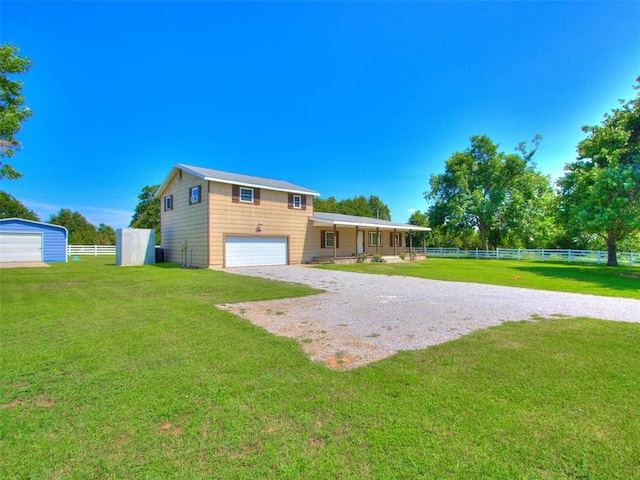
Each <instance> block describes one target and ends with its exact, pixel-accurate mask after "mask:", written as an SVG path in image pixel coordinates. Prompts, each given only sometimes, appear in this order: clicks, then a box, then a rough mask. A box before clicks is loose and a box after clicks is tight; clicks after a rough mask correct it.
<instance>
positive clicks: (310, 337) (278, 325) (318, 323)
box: [219, 266, 640, 370]
mask: <svg viewBox="0 0 640 480" xmlns="http://www.w3.org/2000/svg"><path fill="white" fill-rule="evenodd" d="M227 271H228V272H230V273H234V274H239V275H250V276H255V277H264V278H269V279H272V280H281V281H285V282H294V283H302V284H305V285H310V286H312V287H316V288H321V289H323V290H325V291H326V292H325V293H323V294H320V295H311V296H308V297H302V298H290V299H284V300H269V301H260V302H244V303H235V304H226V305H220V306H219V307H220V308H223V309H225V310H227V311H230V312H232V313H234V314H236V315H239V316H241V317H243V318H246V319H248V320H250V321H251V322H253V323H254V324H256V325H259V326H261V327H264V328H265V329H267V330H268V331H269V332H271V333H274V334H275V335H281V336H286V337H291V338H295V339H296V340H298V342H300V344H301V345H302V347H303V349H304V351H305V352H306V353H307V354H308V355H309V356H310V357H311V359H312V360H314V361H321V362H324V363H325V364H326V365H327V366H329V367H330V368H335V369H340V370H345V369H351V368H356V367H359V366H362V365H365V364H367V363H370V362H374V361H377V360H380V359H382V358H385V357H388V356H391V355H393V354H395V353H396V352H398V351H399V350H418V349H422V348H425V347H428V346H430V345H436V344H439V343H444V342H447V341H449V340H453V339H455V338H458V337H460V336H462V335H465V334H467V333H470V332H473V331H475V330H479V329H482V328H487V327H490V326H494V325H500V324H501V323H503V322H507V321H512V320H528V319H531V318H535V317H536V316H538V317H545V318H549V317H562V316H570V317H591V318H600V319H603V320H619V321H625V322H638V323H640V300H630V299H622V298H611V297H598V296H593V295H581V294H574V293H560V292H547V291H541V290H529V289H525V288H515V287H500V286H494V285H480V284H475V283H459V282H443V281H438V280H424V279H420V278H413V277H400V276H387V275H371V274H361V273H350V272H340V271H333V270H322V269H317V268H312V267H306V266H278V267H242V268H233V269H228V270H227Z"/></svg>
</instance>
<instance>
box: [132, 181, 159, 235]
mask: <svg viewBox="0 0 640 480" xmlns="http://www.w3.org/2000/svg"><path fill="white" fill-rule="evenodd" d="M159 187H160V185H147V186H145V187H143V189H142V192H141V193H140V195H138V200H140V201H139V202H138V205H136V209H135V211H134V213H133V217H131V223H129V227H131V228H152V229H154V230H155V232H156V244H160V199H159V198H156V197H155V194H156V192H157V191H158V188H159Z"/></svg>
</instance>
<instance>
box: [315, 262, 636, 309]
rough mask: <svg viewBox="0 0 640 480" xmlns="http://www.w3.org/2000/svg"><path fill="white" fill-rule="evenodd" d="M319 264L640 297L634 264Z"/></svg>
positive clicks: (456, 280)
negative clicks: (618, 265)
mask: <svg viewBox="0 0 640 480" xmlns="http://www.w3.org/2000/svg"><path fill="white" fill-rule="evenodd" d="M317 268H327V269H333V270H344V271H349V272H361V273H379V274H383V275H405V276H411V277H419V278H428V279H432V280H447V281H452V282H473V283H484V284H490V285H505V286H510V287H523V288H532V289H536V290H552V291H556V292H571V293H585V294H590V295H601V296H606V297H624V298H635V299H640V269H638V268H633V267H616V268H612V267H603V266H597V265H584V264H583V265H576V264H571V265H570V264H566V263H550V262H545V263H539V262H538V263H536V262H525V261H515V260H513V261H512V260H476V259H456V258H428V259H426V260H423V261H417V262H404V263H364V264H362V263H357V264H352V265H322V266H319V267H317Z"/></svg>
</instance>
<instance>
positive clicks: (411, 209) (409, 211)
mask: <svg viewBox="0 0 640 480" xmlns="http://www.w3.org/2000/svg"><path fill="white" fill-rule="evenodd" d="M415 211H416V209H415V208H407V213H413V212H415Z"/></svg>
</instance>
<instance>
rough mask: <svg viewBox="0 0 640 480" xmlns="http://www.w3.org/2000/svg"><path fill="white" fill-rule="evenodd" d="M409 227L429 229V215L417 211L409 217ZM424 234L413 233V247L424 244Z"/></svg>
mask: <svg viewBox="0 0 640 480" xmlns="http://www.w3.org/2000/svg"><path fill="white" fill-rule="evenodd" d="M408 223H409V225H416V226H418V227H428V226H429V218H428V217H427V215H426V214H425V213H423V212H421V211H420V210H416V211H415V212H413V213H412V214H411V216H410V217H409V222H408ZM422 236H423V233H422V232H413V233H412V235H411V237H412V241H413V245H420V244H421V243H422Z"/></svg>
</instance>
